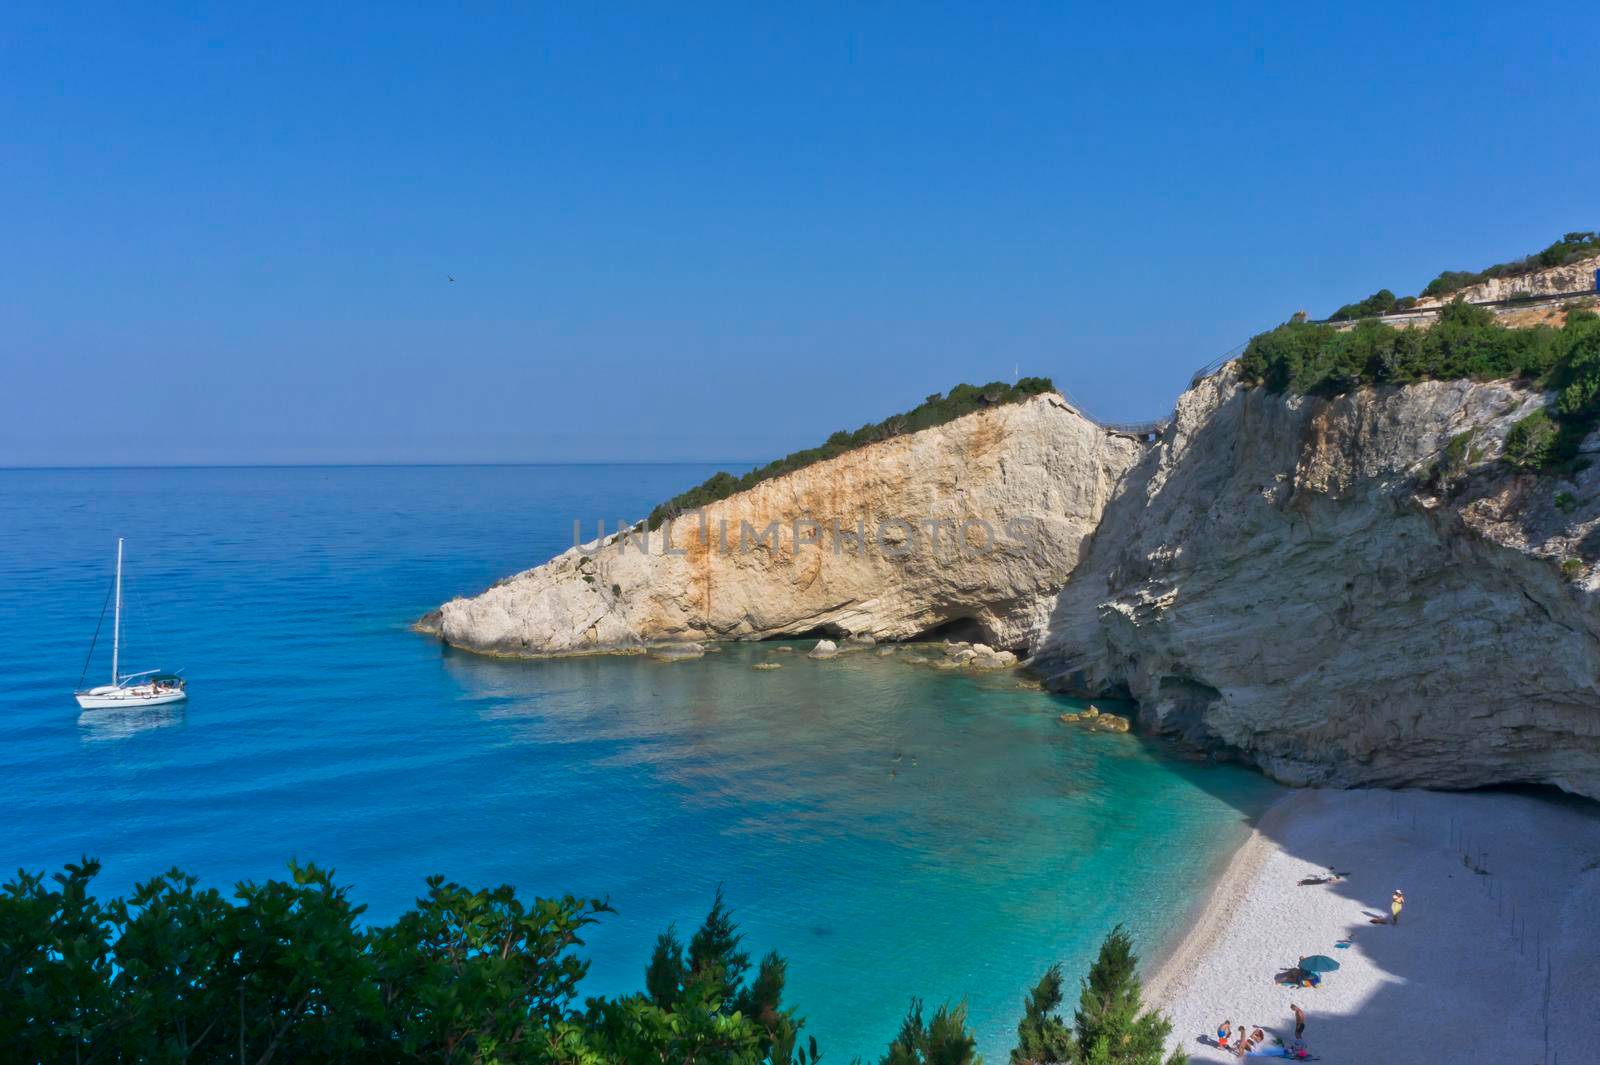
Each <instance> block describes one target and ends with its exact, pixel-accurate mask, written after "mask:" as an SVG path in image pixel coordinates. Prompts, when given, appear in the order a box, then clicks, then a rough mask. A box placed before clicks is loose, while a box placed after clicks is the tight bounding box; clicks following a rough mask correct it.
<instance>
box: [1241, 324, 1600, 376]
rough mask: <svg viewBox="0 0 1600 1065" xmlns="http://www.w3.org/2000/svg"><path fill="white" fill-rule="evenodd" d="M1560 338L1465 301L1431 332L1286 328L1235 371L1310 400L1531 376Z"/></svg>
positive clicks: (1551, 357)
mask: <svg viewBox="0 0 1600 1065" xmlns="http://www.w3.org/2000/svg"><path fill="white" fill-rule="evenodd" d="M1569 328H1570V324H1569ZM1564 333H1566V330H1555V329H1551V328H1550V327H1548V326H1537V327H1535V328H1532V329H1507V328H1506V327H1505V326H1502V325H1500V324H1499V322H1498V321H1497V320H1496V319H1495V317H1494V315H1493V314H1492V313H1490V312H1489V311H1487V310H1485V309H1483V308H1482V307H1473V306H1470V305H1468V304H1465V303H1452V304H1450V305H1449V306H1447V307H1445V308H1444V309H1443V310H1442V311H1441V312H1440V316H1439V321H1438V322H1437V323H1436V324H1435V325H1434V326H1433V328H1431V329H1396V328H1394V327H1393V326H1389V325H1385V324H1384V323H1382V322H1377V321H1370V320H1369V321H1362V322H1358V323H1357V324H1356V325H1355V327H1354V328H1352V329H1346V330H1340V329H1337V328H1335V327H1333V326H1331V325H1323V324H1319V323H1314V322H1288V323H1285V324H1284V325H1281V326H1279V327H1278V328H1276V329H1273V330H1270V331H1269V332H1266V333H1262V334H1260V335H1259V336H1256V337H1253V338H1252V339H1251V341H1250V343H1249V344H1247V345H1246V346H1245V350H1244V354H1243V355H1242V356H1241V357H1240V360H1239V373H1240V376H1241V378H1242V379H1243V380H1244V381H1245V382H1246V383H1248V384H1263V385H1266V386H1267V387H1268V388H1269V389H1271V390H1273V391H1276V392H1285V391H1286V392H1294V393H1300V394H1307V393H1309V394H1317V395H1336V394H1338V393H1341V392H1346V391H1349V390H1350V389H1352V388H1355V387H1356V386H1358V385H1362V384H1409V383H1411V382H1413V381H1420V380H1424V379H1426V378H1445V379H1452V378H1462V377H1467V378H1475V379H1480V380H1489V379H1494V378H1504V377H1537V376H1539V375H1541V374H1544V373H1545V372H1547V371H1548V370H1549V369H1550V368H1551V367H1552V366H1553V365H1554V364H1555V362H1556V361H1557V360H1558V359H1559V358H1560V357H1561V355H1562V353H1563V352H1564V351H1565V347H1564V346H1563V342H1562V340H1561V336H1562V334H1564ZM1573 335H1574V336H1575V335H1576V331H1575V332H1574V333H1573ZM1596 377H1597V380H1600V372H1597V375H1596Z"/></svg>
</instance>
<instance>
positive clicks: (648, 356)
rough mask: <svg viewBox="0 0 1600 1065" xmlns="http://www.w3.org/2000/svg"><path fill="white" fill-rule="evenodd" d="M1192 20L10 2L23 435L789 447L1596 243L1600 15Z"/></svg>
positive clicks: (1578, 8)
mask: <svg viewBox="0 0 1600 1065" xmlns="http://www.w3.org/2000/svg"><path fill="white" fill-rule="evenodd" d="M1203 7H1204V5H1193V4H1185V5H1175V6H1172V7H1161V6H1152V5H1095V6H1093V7H1088V8H1084V9H1077V8H1073V7H1070V6H1065V5H1059V4H1007V5H992V4H982V5H980V4H971V5H944V4H903V5H902V4H860V5H833V4H808V5H753V4H734V3H729V4H690V5H665V4H652V5H629V4H613V5H592V4H572V5H523V4H507V5H504V6H501V7H496V6H493V5H449V6H446V5H429V6H415V7H412V6H407V5H399V4H385V5H372V6H371V7H370V8H368V9H366V11H365V12H364V13H363V12H362V11H359V10H357V9H356V7H355V5H334V4H296V3H290V2H285V3H279V4H273V5H267V4H228V5H220V4H219V5H215V6H208V5H201V4H170V3H141V4H106V5H75V4H31V3H26V2H24V3H20V4H18V3H12V4H10V5H7V7H6V9H5V11H4V12H3V13H0V202H3V203H4V204H5V215H4V217H5V222H4V225H3V227H0V250H3V252H4V254H3V256H0V382H3V384H4V394H5V395H6V397H7V400H8V402H7V411H6V416H5V417H4V418H3V419H0V464H10V465H58V464H101V463H107V464H123V463H134V464H138V463H239V462H322V461H331V462H346V461H354V462H363V461H378V462H410V461H424V462H449V461H520V460H533V461H566V460H577V461H583V460H616V459H622V460H672V459H728V460H735V459H754V458H766V457H771V456H774V455H778V454H782V453H784V452H787V451H789V450H791V449H793V448H796V447H802V446H808V445H811V444H814V443H816V442H818V441H820V440H821V439H823V438H824V437H826V436H827V435H828V434H829V433H830V432H832V431H833V430H835V429H839V428H853V427H855V426H857V425H860V424H861V423H863V422H866V421H870V420H875V419H877V418H879V417H882V416H883V415H885V414H887V413H889V412H891V411H893V410H898V409H903V408H905V407H907V406H910V405H913V404H915V403H916V402H918V401H920V400H921V399H922V398H923V397H924V396H925V395H927V394H928V393H930V392H934V391H942V390H944V389H946V388H948V387H949V386H950V385H952V384H954V383H956V382H958V381H972V382H980V381H985V380H991V379H995V378H1009V377H1010V376H1011V375H1012V373H1013V369H1014V367H1018V366H1020V368H1021V372H1022V373H1024V374H1042V375H1048V376H1051V377H1054V378H1055V380H1056V381H1057V382H1058V383H1059V384H1062V385H1064V386H1066V387H1067V388H1068V389H1069V390H1070V391H1071V392H1072V393H1073V394H1074V395H1075V396H1076V397H1077V398H1078V399H1079V400H1081V401H1082V402H1083V403H1084V404H1085V405H1086V406H1087V407H1089V408H1090V409H1091V410H1093V411H1095V412H1097V413H1100V414H1102V415H1103V416H1106V417H1112V418H1139V417H1148V416H1155V415H1158V414H1160V413H1162V412H1164V411H1166V410H1169V409H1170V407H1171V404H1172V401H1173V399H1174V398H1175V397H1176V395H1177V393H1178V392H1179V391H1180V390H1181V389H1182V387H1183V385H1184V383H1185V382H1186V381H1187V378H1188V376H1189V373H1190V372H1191V371H1192V370H1193V369H1194V368H1195V367H1196V366H1198V365H1200V364H1202V363H1205V362H1207V361H1208V360H1210V359H1211V358H1212V357H1213V356H1215V355H1216V354H1218V353H1219V352H1221V351H1223V350H1225V349H1227V348H1229V347H1231V346H1233V345H1234V344H1236V343H1238V342H1240V341H1242V340H1243V339H1245V338H1246V337H1248V336H1249V335H1250V334H1251V333H1252V332H1255V331H1258V330H1260V329H1261V328H1264V327H1268V326H1271V325H1273V324H1275V323H1276V322H1278V321H1281V320H1282V319H1284V318H1285V317H1287V316H1288V315H1289V314H1290V313H1291V312H1292V311H1294V310H1295V309H1297V308H1301V307H1305V308H1308V309H1310V310H1312V311H1314V312H1317V313H1326V312H1328V311H1330V310H1332V309H1333V307H1335V306H1337V305H1338V304H1339V303H1342V302H1345V301H1346V300H1349V299H1354V298H1358V297H1361V296H1364V295H1366V294H1368V293H1370V292H1371V291H1373V290H1374V289H1376V288H1378V287H1380V286H1388V287H1390V288H1393V289H1395V290H1396V291H1397V292H1402V293H1404V292H1411V291H1416V290H1417V289H1419V288H1420V287H1421V286H1422V285H1423V284H1424V283H1426V281H1427V280H1428V279H1429V278H1431V277H1432V276H1433V275H1434V274H1435V273H1437V272H1438V271H1439V270H1441V269H1443V268H1476V267H1480V266H1483V265H1486V264H1487V263H1489V262H1493V261H1498V260H1501V259H1505V258H1510V257H1513V256H1516V255H1519V254H1523V253H1525V252H1528V251H1532V250H1535V249H1536V248H1538V247H1542V246H1543V245H1544V244H1546V243H1548V242H1549V241H1550V240H1552V239H1554V238H1555V237H1556V236H1558V235H1559V234H1560V233H1562V232H1564V231H1566V230H1569V229H1593V228H1596V227H1597V226H1600V183H1597V178H1600V106H1597V104H1596V100H1595V88H1594V76H1593V75H1594V67H1593V60H1592V42H1593V40H1594V38H1595V31H1596V29H1600V9H1596V8H1595V7H1594V5H1593V3H1592V2H1591V3H1587V4H1582V5H1577V4H1574V5H1549V6H1547V7H1545V8H1543V9H1542V10H1541V13H1540V17H1539V18H1537V19H1523V18H1517V17H1514V14H1513V13H1512V12H1511V11H1510V10H1509V9H1507V8H1505V7H1504V6H1503V5H1494V6H1490V5H1475V4H1464V3H1458V4H1451V5H1428V6H1416V7H1412V8H1402V7H1401V6H1399V5H1393V4H1385V5H1381V6H1380V5H1365V4H1340V5H1329V6H1326V7H1323V6H1318V5H1299V6H1298V7H1297V8H1296V9H1295V10H1293V11H1287V12H1286V11H1285V10H1283V9H1281V8H1279V7H1278V6H1277V5H1272V6H1266V5H1263V6H1260V7H1246V6H1240V7H1235V8H1233V9H1231V10H1230V11H1229V12H1228V13H1227V14H1218V13H1214V12H1209V11H1206V10H1203ZM449 275H454V276H455V277H456V278H457V281H456V282H455V283H454V284H451V283H449V282H447V281H446V278H447V276H449Z"/></svg>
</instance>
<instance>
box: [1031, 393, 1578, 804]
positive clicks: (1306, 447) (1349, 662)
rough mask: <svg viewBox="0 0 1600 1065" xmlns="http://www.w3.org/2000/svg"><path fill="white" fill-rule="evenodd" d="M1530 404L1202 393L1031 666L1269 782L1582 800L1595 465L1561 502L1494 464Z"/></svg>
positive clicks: (1137, 483)
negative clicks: (1517, 788)
mask: <svg viewBox="0 0 1600 1065" xmlns="http://www.w3.org/2000/svg"><path fill="white" fill-rule="evenodd" d="M1544 400H1545V397H1544V396H1541V395H1540V394H1538V393H1536V392H1533V391H1531V390H1528V389H1525V388H1521V387H1518V386H1516V385H1514V384H1511V383H1506V382H1498V383H1472V382H1432V383H1424V384H1418V385H1412V386H1408V387H1405V388H1366V389H1361V390H1359V391H1356V392H1354V393H1351V394H1349V395H1346V396H1342V397H1339V398H1337V399H1333V400H1324V399H1318V398H1312V397H1302V398H1290V397H1285V396H1281V395H1269V394H1267V393H1266V392H1264V391H1263V390H1260V389H1245V388H1242V387H1241V386H1240V385H1239V384H1238V382H1237V380H1236V378H1235V376H1234V374H1233V372H1232V370H1231V369H1229V370H1225V371H1224V372H1223V373H1222V374H1221V375H1218V376H1216V377H1213V378H1211V379H1209V380H1206V381H1203V382H1201V383H1199V384H1198V385H1197V386H1196V387H1195V388H1194V389H1192V390H1191V391H1190V392H1188V393H1186V394H1185V395H1184V396H1183V397H1182V399H1181V400H1180V401H1179V404H1178V409H1177V412H1176V420H1175V423H1174V426H1173V429H1172V430H1171V431H1170V432H1169V433H1168V435H1167V437H1166V438H1165V439H1164V440H1163V441H1162V442H1161V443H1160V444H1159V445H1158V446H1157V447H1156V448H1155V449H1154V450H1152V451H1151V452H1150V453H1149V454H1148V455H1147V456H1146V458H1145V459H1144V461H1143V462H1142V463H1141V464H1140V466H1139V467H1138V468H1136V469H1135V470H1134V471H1132V472H1130V474H1129V475H1128V477H1127V478H1126V479H1125V481H1124V482H1123V484H1122V485H1121V486H1120V488H1119V490H1118V493H1117V496H1116V498H1115V499H1114V500H1113V501H1112V502H1111V504H1110V505H1109V506H1108V507H1107V509H1106V513H1105V517H1104V520H1103V521H1102V523H1101V526H1100V528H1099V529H1098V531H1097V532H1096V534H1095V536H1094V538H1093V541H1092V544H1091V547H1090V549H1089V550H1088V552H1087V554H1086V556H1085V558H1084V559H1083V560H1082V562H1081V563H1080V564H1079V566H1078V567H1077V569H1076V570H1075V571H1074V573H1073V575H1072V577H1071V579H1070V581H1069V582H1068V584H1067V586H1066V588H1065V589H1064V590H1063V592H1062V594H1061V596H1060V598H1059V600H1058V602H1057V604H1056V607H1055V610H1054V613H1053V614H1052V617H1051V621H1050V624H1049V627H1048V633H1047V635H1046V636H1045V637H1044V638H1043V639H1042V640H1041V641H1039V644H1038V645H1037V647H1036V653H1035V655H1034V657H1033V661H1032V664H1033V666H1034V668H1036V669H1037V670H1039V671H1040V672H1041V673H1042V674H1043V675H1044V676H1045V677H1046V680H1047V683H1048V684H1049V685H1050V686H1051V687H1054V688H1057V689H1061V690H1069V691H1074V692H1077V693H1082V694H1089V695H1102V694H1105V695H1131V696H1132V697H1133V698H1135V699H1137V700H1138V702H1139V706H1140V710H1139V720H1140V724H1141V725H1142V726H1143V727H1145V728H1149V729H1154V730H1158V731H1164V732H1169V733H1174V734H1178V735H1181V736H1184V737H1186V738H1188V739H1189V740H1191V741H1193V742H1195V743H1198V744H1201V745H1205V746H1211V747H1214V748H1222V749H1226V750H1229V751H1232V752H1237V753H1240V754H1242V755H1243V756H1244V757H1246V758H1248V759H1250V760H1252V761H1254V762H1256V763H1257V764H1259V765H1260V766H1261V767H1262V768H1263V769H1265V770H1266V771H1267V772H1268V773H1270V774H1271V775H1273V776H1275V777H1277V778H1279V779H1281V780H1283V781H1286V782H1288V783H1293V784H1329V785H1405V784H1416V785H1426V786H1432V787H1471V786H1476V785H1483V784H1490V783H1501V782H1510V781H1534V782H1545V783H1551V784H1555V785H1558V786H1560V787H1562V788H1565V789H1567V790H1569V791H1573V792H1577V793H1580V794H1584V795H1589V796H1592V797H1600V616H1597V612H1596V603H1595V601H1594V594H1593V593H1594V591H1595V589H1596V583H1597V582H1596V574H1595V566H1594V563H1595V561H1596V559H1597V557H1600V467H1597V468H1595V469H1592V470H1590V471H1587V472H1584V473H1582V474H1579V475H1577V476H1578V479H1577V481H1576V482H1558V481H1555V480H1554V479H1552V478H1550V477H1538V476H1535V475H1533V474H1526V473H1515V472H1512V471H1509V470H1508V469H1507V468H1506V467H1505V466H1504V465H1503V464H1501V463H1497V462H1495V461H1493V460H1494V459H1495V458H1496V457H1497V456H1498V455H1499V453H1500V449H1501V445H1502V442H1503V440H1504V436H1505V433H1506V430H1507V429H1508V428H1509V427H1510V425H1511V424H1512V423H1513V422H1514V421H1515V420H1516V419H1518V418H1520V417H1522V416H1523V415H1525V414H1526V413H1528V412H1530V411H1531V410H1534V409H1536V408H1537V407H1539V406H1540V405H1541V404H1542V403H1543V402H1544Z"/></svg>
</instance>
